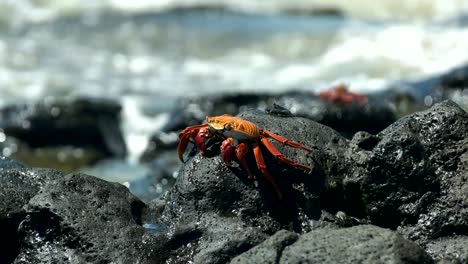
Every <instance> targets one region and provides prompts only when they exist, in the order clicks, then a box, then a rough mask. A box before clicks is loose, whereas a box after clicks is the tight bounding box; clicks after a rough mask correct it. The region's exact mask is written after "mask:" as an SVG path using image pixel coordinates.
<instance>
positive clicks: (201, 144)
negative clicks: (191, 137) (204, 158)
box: [195, 127, 210, 154]
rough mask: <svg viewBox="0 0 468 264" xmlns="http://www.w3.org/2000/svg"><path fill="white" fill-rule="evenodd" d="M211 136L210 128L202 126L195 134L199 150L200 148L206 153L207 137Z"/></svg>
mask: <svg viewBox="0 0 468 264" xmlns="http://www.w3.org/2000/svg"><path fill="white" fill-rule="evenodd" d="M209 136H210V130H209V129H208V127H204V128H201V129H200V130H199V131H198V133H197V135H196V136H195V144H196V145H197V148H198V150H200V152H201V153H202V154H204V153H205V151H206V144H205V139H206V138H208V137H209Z"/></svg>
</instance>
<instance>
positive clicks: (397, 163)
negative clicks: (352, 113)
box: [344, 101, 468, 259]
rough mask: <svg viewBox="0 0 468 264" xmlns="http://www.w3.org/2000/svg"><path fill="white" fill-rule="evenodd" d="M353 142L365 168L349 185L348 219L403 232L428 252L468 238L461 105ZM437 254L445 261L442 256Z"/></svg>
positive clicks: (467, 146)
mask: <svg viewBox="0 0 468 264" xmlns="http://www.w3.org/2000/svg"><path fill="white" fill-rule="evenodd" d="M352 142H353V143H355V144H356V145H357V146H360V148H355V149H354V153H355V155H354V157H355V160H356V161H357V160H362V164H365V166H364V167H363V170H361V171H360V172H359V173H358V174H353V175H352V177H348V178H346V179H345V180H344V190H345V197H346V199H347V200H349V201H348V204H353V205H354V210H351V211H348V213H351V215H354V216H358V217H367V218H369V220H370V222H371V223H372V224H375V225H379V226H383V227H390V228H395V229H396V228H398V230H399V231H400V232H401V233H402V234H404V235H405V236H406V237H407V238H409V239H411V240H413V241H416V242H417V243H418V244H420V245H423V246H425V245H426V244H427V243H429V242H431V243H432V241H433V240H434V239H437V238H442V237H450V236H453V235H462V236H466V235H467V234H468V232H467V230H468V210H467V209H466V208H468V196H467V193H468V185H467V182H468V166H467V164H468V113H467V112H465V111H464V110H463V109H461V108H460V107H459V106H458V105H457V104H455V103H453V102H451V101H444V102H442V103H439V104H436V105H434V106H433V107H432V108H430V109H428V110H426V111H422V112H418V113H414V114H411V115H409V116H406V117H404V118H402V119H400V120H398V121H397V122H395V123H394V124H392V125H391V126H389V127H388V128H386V129H385V130H384V131H382V132H380V133H379V134H377V135H376V136H372V135H366V134H362V133H358V134H356V135H355V137H354V138H353V141H352ZM358 157H360V158H358ZM360 206H361V208H362V209H361V210H359V209H356V208H359V207H360ZM431 254H433V255H432V256H433V257H435V258H437V259H442V258H444V252H441V251H436V250H433V251H431Z"/></svg>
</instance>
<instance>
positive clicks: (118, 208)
mask: <svg viewBox="0 0 468 264" xmlns="http://www.w3.org/2000/svg"><path fill="white" fill-rule="evenodd" d="M2 160H4V158H2ZM2 164H5V162H2ZM0 186H1V187H2V192H0V233H1V234H2V235H1V236H0V245H1V247H0V262H1V263H64V262H66V263H108V262H118V263H135V262H137V263H157V259H158V257H157V256H155V255H153V254H151V247H152V246H153V245H152V244H151V242H150V241H146V240H145V234H146V230H145V228H143V226H142V214H143V211H144V210H145V209H144V208H145V207H146V206H145V204H144V203H143V202H141V201H140V200H139V199H138V198H136V197H134V196H133V195H131V194H130V193H129V192H128V189H127V188H125V187H124V186H122V185H120V184H116V183H109V182H106V181H103V180H100V179H97V178H95V177H92V176H87V175H84V174H68V175H64V174H63V173H61V172H59V171H55V170H50V169H32V168H18V167H16V168H11V167H10V168H6V169H3V170H0Z"/></svg>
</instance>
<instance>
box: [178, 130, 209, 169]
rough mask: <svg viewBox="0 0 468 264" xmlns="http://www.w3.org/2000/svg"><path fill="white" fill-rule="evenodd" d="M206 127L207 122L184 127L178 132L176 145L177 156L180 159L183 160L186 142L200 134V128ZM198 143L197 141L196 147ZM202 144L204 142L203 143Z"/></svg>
mask: <svg viewBox="0 0 468 264" xmlns="http://www.w3.org/2000/svg"><path fill="white" fill-rule="evenodd" d="M202 129H208V125H207V124H203V125H197V126H190V127H187V128H185V129H184V130H182V131H181V132H180V133H179V140H180V141H179V145H178V146H177V155H178V156H179V159H180V161H182V162H184V152H185V149H187V146H188V143H189V142H190V139H191V138H195V137H197V136H198V134H200V130H202ZM199 144H200V143H197V147H198V148H200V146H199ZM203 145H204V143H203Z"/></svg>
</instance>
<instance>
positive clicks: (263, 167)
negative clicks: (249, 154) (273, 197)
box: [253, 144, 283, 200]
mask: <svg viewBox="0 0 468 264" xmlns="http://www.w3.org/2000/svg"><path fill="white" fill-rule="evenodd" d="M253 151H254V156H255V161H256V162H257V167H258V169H259V170H260V172H261V173H262V175H263V177H265V178H266V179H267V180H268V181H269V182H270V183H271V185H273V188H275V191H276V194H277V195H278V199H280V200H281V199H282V198H283V194H282V193H281V191H280V189H279V187H278V185H277V184H276V181H275V179H274V178H273V176H271V175H270V173H269V172H268V170H267V167H266V165H265V161H264V160H263V155H262V151H261V150H260V147H259V146H258V144H254V148H253Z"/></svg>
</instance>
